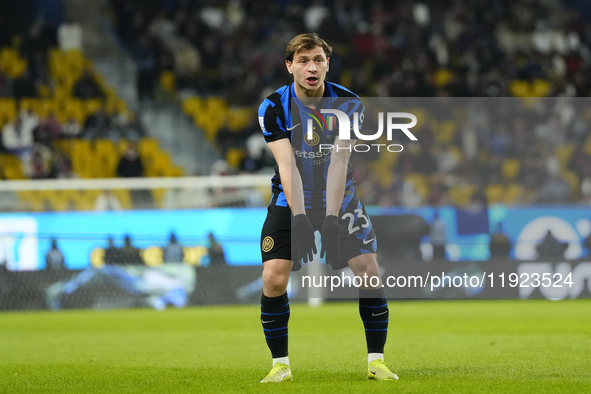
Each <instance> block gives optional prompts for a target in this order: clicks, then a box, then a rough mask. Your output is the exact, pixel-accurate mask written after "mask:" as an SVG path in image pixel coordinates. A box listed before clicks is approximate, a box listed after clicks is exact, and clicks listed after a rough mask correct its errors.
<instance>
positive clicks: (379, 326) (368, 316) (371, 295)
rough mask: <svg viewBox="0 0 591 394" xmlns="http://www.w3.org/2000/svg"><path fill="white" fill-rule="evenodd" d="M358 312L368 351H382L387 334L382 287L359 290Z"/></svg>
mask: <svg viewBox="0 0 591 394" xmlns="http://www.w3.org/2000/svg"><path fill="white" fill-rule="evenodd" d="M359 314H360V315H361V320H362V321H363V326H364V327H365V341H366V342H367V352H368V353H384V345H385V344H386V337H387V336H388V317H389V315H390V312H389V311H388V299H387V298H386V291H385V290H384V289H383V288H380V289H377V290H361V289H360V290H359Z"/></svg>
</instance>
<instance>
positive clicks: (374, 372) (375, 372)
mask: <svg viewBox="0 0 591 394" xmlns="http://www.w3.org/2000/svg"><path fill="white" fill-rule="evenodd" d="M369 372H371V373H372V374H374V375H375V374H377V373H378V371H369Z"/></svg>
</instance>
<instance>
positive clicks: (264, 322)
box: [261, 320, 275, 324]
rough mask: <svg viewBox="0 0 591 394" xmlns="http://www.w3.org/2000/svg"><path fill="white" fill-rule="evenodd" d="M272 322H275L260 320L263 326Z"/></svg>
mask: <svg viewBox="0 0 591 394" xmlns="http://www.w3.org/2000/svg"><path fill="white" fill-rule="evenodd" d="M274 321H275V320H268V321H264V320H261V323H263V324H267V323H273V322H274Z"/></svg>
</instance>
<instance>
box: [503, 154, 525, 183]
mask: <svg viewBox="0 0 591 394" xmlns="http://www.w3.org/2000/svg"><path fill="white" fill-rule="evenodd" d="M520 166H521V164H520V162H519V159H505V161H503V167H502V169H501V173H502V175H503V179H504V180H506V181H512V180H514V179H515V178H516V177H517V175H518V174H519V168H520Z"/></svg>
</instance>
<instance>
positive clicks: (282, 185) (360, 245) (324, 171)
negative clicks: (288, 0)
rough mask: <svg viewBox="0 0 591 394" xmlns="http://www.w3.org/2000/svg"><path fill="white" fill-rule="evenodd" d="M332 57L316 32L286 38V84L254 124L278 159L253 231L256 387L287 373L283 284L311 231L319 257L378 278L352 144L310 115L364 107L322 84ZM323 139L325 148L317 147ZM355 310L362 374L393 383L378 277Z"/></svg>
mask: <svg viewBox="0 0 591 394" xmlns="http://www.w3.org/2000/svg"><path fill="white" fill-rule="evenodd" d="M331 54H332V48H331V47H330V46H329V45H328V44H327V43H326V42H325V41H324V40H322V39H321V38H320V37H319V36H318V35H317V34H315V33H308V34H301V35H298V36H297V37H295V38H294V39H292V40H291V41H290V42H289V44H288V45H287V48H286V50H285V64H286V66H287V70H288V71H289V73H290V74H292V75H293V78H294V82H293V83H292V84H290V85H288V86H283V87H281V88H279V89H277V90H276V91H275V92H274V93H273V94H271V95H270V96H269V97H267V98H266V99H265V100H264V101H263V103H262V104H261V106H260V107H259V113H258V116H259V123H260V126H261V129H262V131H263V135H264V136H265V139H266V141H267V143H268V146H269V148H270V149H271V152H272V153H273V156H274V157H275V160H276V162H277V167H276V168H275V175H274V176H273V178H272V191H273V193H272V198H271V203H270V206H269V208H268V213H267V218H266V220H265V223H264V225H263V229H262V233H261V250H262V258H263V264H264V268H263V295H262V297H261V323H262V325H263V331H264V334H265V338H266V341H267V345H268V347H269V349H270V350H271V354H272V357H273V368H272V369H271V372H269V374H268V375H267V376H266V377H265V378H263V379H262V380H261V382H263V383H266V382H276V383H279V382H284V381H289V380H292V379H293V377H292V373H291V369H290V365H289V358H288V329H287V326H288V321H289V315H290V309H289V299H288V296H287V284H288V280H289V275H290V272H291V271H292V270H297V269H299V268H300V267H301V262H302V261H303V262H304V263H306V262H308V261H311V260H312V258H313V254H315V253H316V252H317V250H316V246H315V242H314V241H315V239H314V231H316V230H319V231H320V236H321V242H322V250H321V257H324V256H326V262H327V263H329V264H331V265H332V267H333V269H341V268H344V267H346V266H347V265H349V267H351V269H352V270H353V273H354V274H355V275H357V276H361V277H362V276H363V275H364V274H366V275H367V276H368V277H371V276H375V277H378V278H379V277H380V272H379V267H378V263H377V257H376V256H377V255H376V250H377V242H376V236H375V233H374V230H373V228H372V225H371V221H370V219H369V217H368V216H367V213H366V212H365V208H364V206H363V204H362V203H361V201H359V198H358V197H357V193H356V187H355V181H354V180H353V178H352V175H351V165H350V163H349V157H350V155H351V151H352V150H353V149H352V148H353V146H354V144H355V142H356V141H355V140H346V141H345V140H340V139H339V137H338V135H337V134H338V133H337V130H336V129H333V130H330V127H329V126H328V123H327V122H326V120H325V119H322V121H320V120H319V117H318V115H320V107H322V108H328V107H331V108H338V109H340V110H343V111H344V112H345V113H347V114H348V115H349V116H351V115H352V114H353V113H354V112H355V110H357V112H358V113H359V112H360V111H361V112H362V110H363V109H364V108H363V105H362V103H361V100H359V99H358V96H357V95H355V94H354V93H352V92H351V91H349V90H347V89H346V88H344V87H342V86H339V85H337V84H334V83H331V82H326V81H325V77H326V73H327V72H328V70H329V63H330V55H331ZM310 118H314V119H315V120H318V122H317V123H316V124H315V126H314V130H313V133H311V134H309V133H308V130H305V128H306V126H307V125H308V124H309V122H307V120H308V119H310ZM360 119H362V116H361V117H360ZM329 123H331V122H330V121H329ZM310 136H312V138H309V137H310ZM321 144H331V145H333V149H332V150H330V149H320V145H321ZM325 146H326V145H325ZM337 147H338V150H337ZM292 240H293V242H292ZM292 243H295V245H292ZM292 251H293V252H292ZM293 254H297V255H295V256H294V255H293ZM359 314H360V315H361V320H362V321H363V325H364V327H365V338H366V343H367V351H368V363H369V365H368V378H369V379H376V380H397V379H398V376H396V375H395V374H394V373H392V372H391V371H390V370H389V369H388V367H387V366H386V364H385V363H384V344H385V343H386V335H387V330H388V315H389V311H388V301H387V299H386V294H385V291H384V289H383V288H382V283H381V280H380V281H379V283H378V285H377V287H375V288H371V287H362V288H360V290H359Z"/></svg>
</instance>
